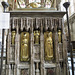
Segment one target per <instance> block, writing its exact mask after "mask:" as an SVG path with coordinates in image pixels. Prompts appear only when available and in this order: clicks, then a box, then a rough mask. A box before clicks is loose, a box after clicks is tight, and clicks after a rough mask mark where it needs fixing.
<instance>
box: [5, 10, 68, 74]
mask: <svg viewBox="0 0 75 75" xmlns="http://www.w3.org/2000/svg"><path fill="white" fill-rule="evenodd" d="M64 15H65V12H59V11H51V10H47V11H46V10H42V11H40V10H36V11H34V10H27V11H10V29H9V33H8V36H7V64H6V66H7V69H6V75H11V74H13V75H69V70H68V69H67V67H68V66H67V41H66V37H65V32H64V21H63V16H64ZM21 58H22V59H21ZM66 73H67V74H66Z"/></svg>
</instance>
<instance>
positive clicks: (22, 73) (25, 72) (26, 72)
mask: <svg viewBox="0 0 75 75" xmlns="http://www.w3.org/2000/svg"><path fill="white" fill-rule="evenodd" d="M21 75H29V72H28V69H21Z"/></svg>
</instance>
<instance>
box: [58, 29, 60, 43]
mask: <svg viewBox="0 0 75 75" xmlns="http://www.w3.org/2000/svg"><path fill="white" fill-rule="evenodd" d="M58 42H59V43H61V30H58Z"/></svg>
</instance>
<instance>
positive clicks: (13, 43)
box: [11, 30, 16, 45]
mask: <svg viewBox="0 0 75 75" xmlns="http://www.w3.org/2000/svg"><path fill="white" fill-rule="evenodd" d="M15 35H16V31H15V30H14V31H12V32H11V44H12V45H15Z"/></svg>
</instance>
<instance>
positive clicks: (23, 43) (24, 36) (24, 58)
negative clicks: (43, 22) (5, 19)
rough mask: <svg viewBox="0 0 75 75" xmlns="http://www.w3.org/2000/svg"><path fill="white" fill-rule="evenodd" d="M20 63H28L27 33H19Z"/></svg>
mask: <svg viewBox="0 0 75 75" xmlns="http://www.w3.org/2000/svg"><path fill="white" fill-rule="evenodd" d="M21 61H29V33H28V32H22V33H21Z"/></svg>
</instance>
